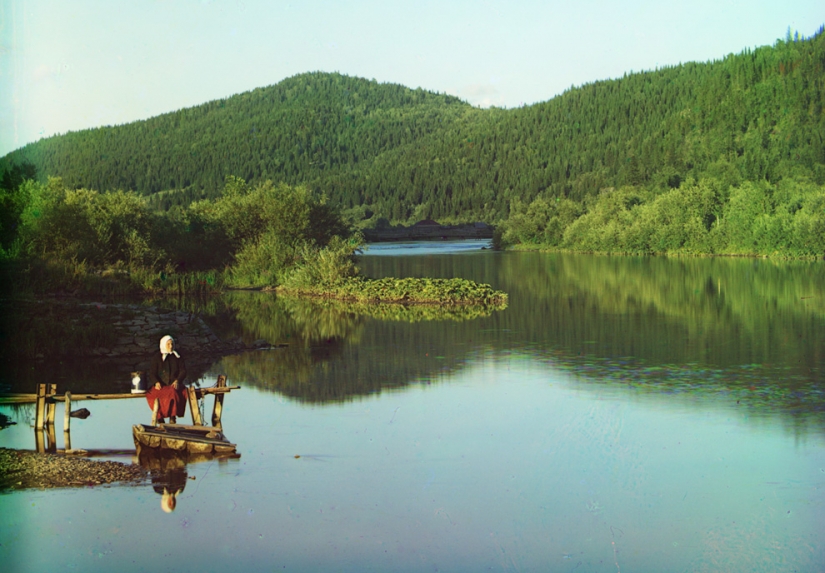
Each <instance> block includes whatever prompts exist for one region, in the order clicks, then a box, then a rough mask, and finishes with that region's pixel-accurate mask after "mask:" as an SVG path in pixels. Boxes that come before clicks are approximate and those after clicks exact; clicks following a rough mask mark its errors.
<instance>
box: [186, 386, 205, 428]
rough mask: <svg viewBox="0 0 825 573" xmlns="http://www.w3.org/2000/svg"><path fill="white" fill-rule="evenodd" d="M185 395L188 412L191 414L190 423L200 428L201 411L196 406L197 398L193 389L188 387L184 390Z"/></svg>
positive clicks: (201, 422)
mask: <svg viewBox="0 0 825 573" xmlns="http://www.w3.org/2000/svg"><path fill="white" fill-rule="evenodd" d="M186 393H187V394H188V395H189V411H190V412H191V413H192V423H193V424H194V425H196V426H202V425H203V420H201V409H200V406H199V405H198V397H197V395H196V392H195V389H194V388H192V387H191V386H190V387H189V388H187V389H186Z"/></svg>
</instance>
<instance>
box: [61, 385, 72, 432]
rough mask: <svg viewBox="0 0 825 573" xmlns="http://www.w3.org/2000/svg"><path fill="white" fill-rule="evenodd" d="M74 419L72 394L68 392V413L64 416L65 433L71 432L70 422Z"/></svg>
mask: <svg viewBox="0 0 825 573" xmlns="http://www.w3.org/2000/svg"><path fill="white" fill-rule="evenodd" d="M71 419H72V393H71V392H66V413H65V414H63V431H64V432H68V431H69V422H70V421H71Z"/></svg>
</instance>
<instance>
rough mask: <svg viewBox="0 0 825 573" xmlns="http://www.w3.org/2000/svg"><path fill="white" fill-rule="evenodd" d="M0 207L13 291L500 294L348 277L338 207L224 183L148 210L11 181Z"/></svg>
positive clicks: (385, 296) (50, 185)
mask: <svg viewBox="0 0 825 573" xmlns="http://www.w3.org/2000/svg"><path fill="white" fill-rule="evenodd" d="M2 199H3V200H5V201H6V202H8V203H9V204H11V205H13V207H14V213H15V216H14V217H13V218H12V221H13V225H10V226H9V228H10V229H13V231H14V232H11V233H7V234H5V235H4V237H3V238H4V242H3V243H2V244H0V249H2V250H0V258H2V260H3V270H4V271H5V273H7V274H9V275H10V277H14V288H15V290H16V291H17V292H18V293H21V292H27V291H28V292H32V293H34V292H55V291H69V292H83V293H95V294H125V293H129V292H135V293H157V292H163V293H165V294H196V293H208V292H218V291H220V290H222V289H226V288H275V287H278V286H279V285H282V286H283V287H284V288H286V289H289V290H290V291H292V292H295V293H301V294H311V295H313V296H325V297H335V298H343V299H349V300H357V301H361V302H364V301H382V302H403V303H438V304H494V305H501V304H502V303H504V301H506V295H505V294H504V293H501V292H495V291H493V290H492V289H491V288H490V287H489V286H488V285H478V284H476V283H473V282H472V281H467V280H463V279H449V280H447V279H443V280H430V279H403V280H391V279H386V280H385V279H382V280H371V279H366V278H364V277H360V276H358V269H357V267H356V266H355V264H354V260H353V255H354V253H355V251H356V250H357V249H358V248H359V247H361V246H362V238H361V235H360V234H359V233H357V232H353V231H352V230H351V228H350V227H349V226H348V225H347V224H346V223H345V222H344V220H343V219H342V217H341V215H340V213H339V212H338V210H337V209H335V208H333V207H332V206H331V205H330V204H329V203H328V202H327V201H326V199H325V197H323V195H318V194H314V193H312V192H311V191H310V190H309V189H308V188H306V187H303V186H297V187H293V186H290V185H287V184H285V183H281V184H277V185H276V184H273V183H272V182H271V181H264V182H262V183H259V184H257V185H249V184H247V183H246V182H245V181H244V180H243V179H240V178H237V177H229V178H227V181H226V184H225V186H224V189H223V192H222V193H221V195H220V197H218V198H217V199H215V200H208V199H205V200H202V201H196V202H194V203H192V204H191V205H189V206H188V207H186V208H183V207H174V208H171V209H169V210H166V211H160V210H157V209H153V208H152V207H151V206H150V204H149V202H148V200H147V199H146V198H145V197H142V196H140V195H138V194H136V193H134V192H129V191H115V192H110V193H99V192H97V191H93V190H89V189H69V188H68V187H67V186H66V185H65V184H64V182H63V181H62V180H61V179H59V178H50V179H49V180H48V182H47V183H45V184H41V183H38V182H37V181H35V180H34V179H27V180H24V181H23V182H22V183H20V185H19V187H18V188H17V189H16V190H14V192H13V193H10V192H5V194H4V195H3V196H2Z"/></svg>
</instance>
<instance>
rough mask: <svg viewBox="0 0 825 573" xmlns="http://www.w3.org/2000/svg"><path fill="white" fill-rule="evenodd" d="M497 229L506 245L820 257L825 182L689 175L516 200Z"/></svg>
mask: <svg viewBox="0 0 825 573" xmlns="http://www.w3.org/2000/svg"><path fill="white" fill-rule="evenodd" d="M498 233H499V235H498V239H499V241H500V242H501V243H503V244H522V245H530V244H536V245H539V246H541V247H545V246H549V247H555V248H560V249H565V250H572V251H578V252H597V253H621V254H657V253H666V254H723V255H763V256H771V255H778V256H783V257H799V258H813V257H818V256H821V255H822V254H823V253H825V187H823V186H822V185H816V184H815V183H812V182H810V181H809V180H806V179H801V180H798V179H795V178H786V179H782V180H780V181H779V182H778V183H776V184H771V183H769V182H766V181H760V182H751V181H745V182H743V183H742V184H741V185H738V186H735V187H734V186H726V185H725V184H724V183H722V182H720V180H718V179H715V178H703V179H702V180H700V181H698V182H697V181H694V180H693V179H692V178H688V180H687V181H685V182H683V183H682V184H681V185H680V186H679V187H678V188H676V189H669V190H667V191H662V192H660V193H656V192H655V191H652V190H649V189H645V188H642V187H633V186H626V187H622V188H620V189H612V188H611V189H605V190H603V191H602V192H601V193H600V194H599V195H597V196H591V197H588V198H587V199H586V200H585V201H582V202H576V201H573V200H570V199H562V200H557V201H547V200H545V199H543V198H537V199H535V200H534V201H533V202H532V203H530V204H529V205H524V204H522V203H516V204H515V205H514V209H513V213H512V215H511V216H510V218H509V219H508V220H507V221H506V222H505V223H504V224H503V225H502V226H501V228H499V229H498Z"/></svg>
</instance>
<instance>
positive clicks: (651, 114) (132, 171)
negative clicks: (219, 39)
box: [0, 32, 825, 222]
mask: <svg viewBox="0 0 825 573" xmlns="http://www.w3.org/2000/svg"><path fill="white" fill-rule="evenodd" d="M823 82H825V34H822V33H821V32H819V33H818V34H817V35H816V36H814V37H812V38H810V39H799V40H795V39H792V38H790V37H788V38H786V40H785V41H778V42H777V43H776V44H775V45H774V46H773V47H762V48H757V49H755V50H746V51H744V52H742V53H741V54H738V55H728V56H726V57H724V58H723V59H721V60H717V61H714V62H710V63H704V64H698V63H688V64H683V65H679V66H674V67H671V68H664V69H660V70H657V71H653V72H645V73H636V74H628V75H626V76H625V77H622V78H620V79H616V80H610V81H597V82H594V83H592V84H589V85H585V86H582V87H580V88H574V89H570V90H569V91H567V92H566V93H564V94H562V95H561V96H559V97H556V98H553V99H551V100H549V101H547V102H544V103H539V104H536V105H532V106H526V107H521V108H518V109H511V110H502V109H487V110H482V109H476V108H473V107H472V106H470V105H468V104H467V103H465V102H462V101H460V100H458V99H456V98H454V97H450V96H446V95H439V94H435V93H431V92H426V91H424V90H421V89H418V90H411V89H408V88H406V87H403V86H399V85H391V84H378V83H376V82H374V81H367V80H363V79H359V78H350V77H346V76H342V75H339V74H326V73H311V74H303V75H298V76H295V77H292V78H288V79H286V80H283V81H282V82H280V83H278V84H276V85H273V86H269V87H265V88H259V89H256V90H253V91H251V92H247V93H243V94H239V95H236V96H233V97H230V98H226V99H223V100H219V101H213V102H209V103H205V104H203V105H200V106H197V107H193V108H189V109H183V110H179V111H176V112H173V113H168V114H165V115H161V116H158V117H155V118H151V119H148V120H145V121H138V122H134V123H130V124H127V125H122V126H116V127H103V128H98V129H90V130H85V131H80V132H75V133H68V134H66V135H62V136H55V137H50V138H48V139H45V140H41V141H39V142H37V143H33V144H30V145H27V146H26V147H24V148H22V149H20V150H17V151H15V152H13V153H12V154H9V155H8V156H6V157H5V158H3V159H2V160H0V171H2V170H3V168H4V167H7V166H8V165H9V164H10V163H14V164H18V165H21V164H23V162H26V161H29V162H31V163H32V164H33V165H34V166H35V167H36V168H37V170H38V173H39V175H40V177H45V176H46V175H52V176H62V177H63V178H64V180H65V182H66V183H67V184H68V185H69V186H70V187H81V186H83V187H89V188H94V189H98V190H112V189H133V190H135V191H138V192H139V193H142V194H156V193H162V194H161V195H160V196H158V203H161V204H165V205H169V204H174V203H188V202H189V201H190V200H191V199H192V198H195V197H197V198H199V197H201V196H203V195H206V196H215V194H216V193H217V192H218V190H219V189H220V188H221V187H222V185H223V182H224V180H225V178H226V176H227V175H235V176H239V177H242V178H244V179H246V180H247V181H250V182H252V183H255V182H257V181H260V180H264V179H272V180H274V181H285V182H287V183H293V184H294V183H307V184H309V185H310V186H311V187H312V188H314V189H317V190H319V191H324V192H326V193H327V195H328V196H329V197H330V198H331V200H332V201H333V202H334V203H336V204H339V205H341V206H343V207H345V208H347V207H360V206H363V207H361V208H362V209H363V213H362V214H363V215H366V216H368V215H369V214H371V212H373V211H374V212H375V213H376V214H380V215H381V216H385V217H388V218H390V219H394V220H406V219H423V218H437V219H443V218H454V219H463V220H465V221H472V220H486V221H490V222H492V221H496V220H502V219H505V218H506V217H507V215H508V213H509V209H510V205H511V203H512V202H513V201H514V200H521V201H525V202H528V203H529V202H530V201H532V200H533V199H534V198H535V197H536V196H539V195H541V196H543V197H545V198H553V197H560V196H567V197H571V198H574V199H577V200H579V199H582V198H584V197H586V196H589V195H592V194H594V193H597V192H598V191H599V190H600V189H602V188H606V187H611V186H615V187H618V186H621V185H624V184H632V185H648V184H650V185H652V186H654V187H656V188H657V189H663V188H664V189H666V188H670V187H679V184H680V182H682V181H685V180H686V179H687V178H689V177H693V178H695V179H699V178H701V177H704V176H707V177H713V178H717V179H719V180H721V181H722V182H723V183H724V184H725V185H727V184H730V183H735V182H737V181H740V180H748V181H764V180H768V181H771V182H776V181H777V180H779V179H781V178H783V177H786V176H796V177H800V176H801V177H808V178H810V179H812V180H814V181H816V182H817V183H818V184H822V183H823V182H825V155H823V145H822V140H823V134H825V114H823V107H825V99H824V98H825V95H823V94H825V84H823ZM368 212H369V213H368Z"/></svg>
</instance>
